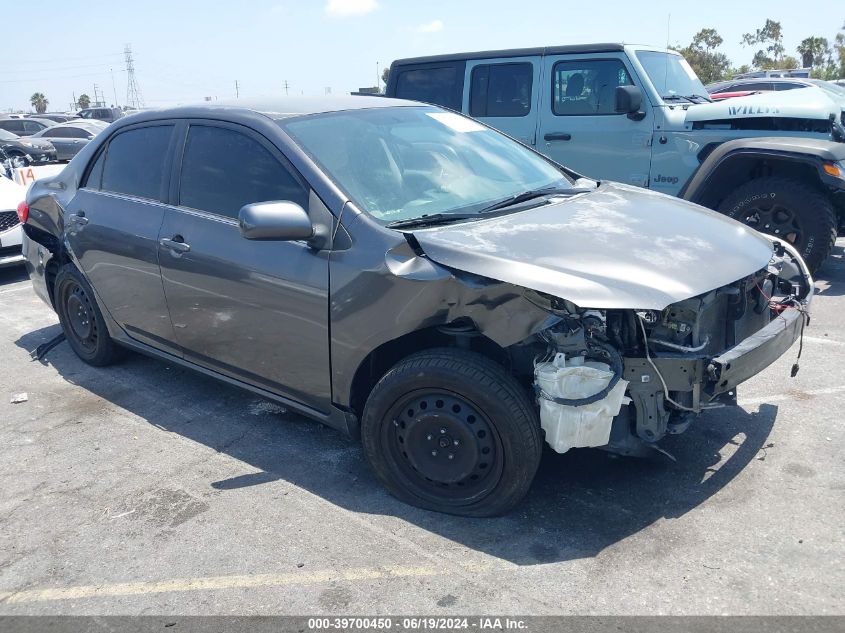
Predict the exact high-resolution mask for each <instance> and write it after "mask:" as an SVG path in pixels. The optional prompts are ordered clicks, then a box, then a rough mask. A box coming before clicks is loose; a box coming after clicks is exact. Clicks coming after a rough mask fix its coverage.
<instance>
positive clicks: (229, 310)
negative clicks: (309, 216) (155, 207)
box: [159, 121, 331, 411]
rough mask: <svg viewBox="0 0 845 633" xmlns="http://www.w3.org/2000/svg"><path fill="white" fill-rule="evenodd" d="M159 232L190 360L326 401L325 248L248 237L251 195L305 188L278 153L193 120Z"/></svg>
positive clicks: (305, 197)
mask: <svg viewBox="0 0 845 633" xmlns="http://www.w3.org/2000/svg"><path fill="white" fill-rule="evenodd" d="M181 153H182V156H181V159H177V160H179V162H177V165H181V166H180V167H177V169H176V170H175V171H174V180H175V181H176V182H174V187H173V189H172V191H171V196H172V200H173V203H174V204H173V205H172V206H170V207H169V208H168V210H167V213H166V217H165V221H164V225H163V226H162V228H161V233H160V238H161V239H160V244H161V245H160V247H159V248H160V250H159V257H160V261H161V267H162V275H163V279H164V289H165V293H166V296H167V303H168V306H169V308H170V314H171V317H172V319H173V324H174V327H175V331H176V336H177V338H178V341H179V344H180V345H181V346H182V348H183V350H184V355H185V358H186V359H189V360H191V361H193V362H195V363H197V364H199V365H202V366H204V367H207V368H210V369H213V370H215V371H217V372H220V373H222V374H225V375H228V376H231V377H234V378H238V379H241V380H245V381H247V382H249V383H252V384H255V385H258V386H262V387H264V388H265V389H269V390H271V391H274V392H276V393H281V394H284V395H286V396H288V397H291V398H293V399H295V400H298V401H300V402H303V403H306V404H308V405H310V406H312V407H314V408H316V409H320V410H323V411H326V410H327V406H328V404H329V402H330V401H331V391H330V373H331V372H330V370H329V332H328V307H329V305H328V273H329V269H328V253H327V252H325V251H316V250H314V249H312V248H310V247H309V246H308V245H307V244H305V243H304V242H282V241H254V240H247V239H245V238H243V237H242V236H241V234H240V230H239V228H238V221H237V217H238V212H239V211H240V209H241V207H242V206H243V205H245V204H249V203H253V202H268V201H271V200H289V201H292V202H295V203H297V204H299V205H300V206H302V207H303V208H305V209H306V210H307V209H308V208H309V197H310V189H309V187H308V186H307V184H306V183H305V181H304V180H303V179H302V178H301V176H300V175H299V174H298V173H296V172H295V170H294V169H293V167H292V166H291V165H290V164H289V163H288V162H287V160H286V159H285V158H284V156H283V155H282V154H281V152H280V151H279V150H278V149H277V148H276V147H274V146H273V145H272V144H271V143H270V142H269V141H268V140H267V139H265V138H264V137H263V136H261V135H259V134H257V133H256V132H254V131H252V130H250V129H248V128H245V127H242V126H238V125H234V124H227V123H219V122H209V121H194V122H192V123H191V124H190V127H189V128H188V130H187V134H186V138H185V141H184V147H183V149H182V151H181Z"/></svg>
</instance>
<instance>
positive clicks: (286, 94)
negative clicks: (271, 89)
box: [285, 79, 290, 97]
mask: <svg viewBox="0 0 845 633" xmlns="http://www.w3.org/2000/svg"><path fill="white" fill-rule="evenodd" d="M288 88H290V84H288V80H287V79H285V96H286V97H287V96H288Z"/></svg>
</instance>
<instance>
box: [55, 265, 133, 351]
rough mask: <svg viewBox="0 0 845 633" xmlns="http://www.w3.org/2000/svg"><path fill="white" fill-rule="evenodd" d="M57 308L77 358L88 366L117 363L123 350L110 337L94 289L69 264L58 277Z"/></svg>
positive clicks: (56, 285) (56, 290)
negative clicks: (95, 298)
mask: <svg viewBox="0 0 845 633" xmlns="http://www.w3.org/2000/svg"><path fill="white" fill-rule="evenodd" d="M54 292H55V300H54V305H55V307H56V312H57V313H58V315H59V322H60V323H61V325H62V329H63V330H64V333H65V337H66V338H67V341H68V343H69V344H70V346H71V348H72V349H73V351H74V352H76V355H77V356H79V358H81V359H82V360H83V361H85V362H86V363H88V364H89V365H94V366H103V365H109V364H111V363H112V362H114V361H115V360H116V359H117V358H118V356H119V355H120V351H121V350H120V348H119V347H118V346H117V345H115V343H114V341H112V339H111V337H110V336H109V332H108V329H107V328H106V323H105V321H104V320H103V315H102V313H101V312H100V309H99V307H98V306H97V304H96V301H95V300H94V293H93V291H92V290H91V287H90V286H89V285H88V283H87V282H86V281H85V279H84V278H83V277H82V275H81V274H80V273H79V271H78V270H76V268H74V267H73V266H72V265H70V264H68V265H66V266H64V267H62V269H61V270H60V271H59V273H58V274H57V275H56V282H55V290H54Z"/></svg>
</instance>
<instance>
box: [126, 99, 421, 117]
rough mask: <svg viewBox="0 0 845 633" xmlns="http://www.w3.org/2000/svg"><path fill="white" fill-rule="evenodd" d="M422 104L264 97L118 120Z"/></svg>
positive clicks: (279, 114) (287, 114)
mask: <svg viewBox="0 0 845 633" xmlns="http://www.w3.org/2000/svg"><path fill="white" fill-rule="evenodd" d="M421 105H424V104H421V103H418V102H415V101H407V100H405V99H390V98H387V97H378V96H374V97H364V96H360V97H359V96H351V95H344V96H340V95H338V96H334V97H313V98H312V97H271V98H265V99H239V100H237V101H230V102H223V101H215V102H212V103H199V104H192V105H181V106H175V107H171V108H157V109H154V110H142V111H140V112H136V113H133V114H130V115H128V116H126V117H123V118H122V119H121V122H132V123H141V122H143V121H152V120H155V119H162V118H168V117H173V118H180V117H186V118H196V117H204V116H211V115H213V116H216V117H223V118H225V116H226V115H233V114H245V113H248V112H254V113H258V114H263V115H265V116H267V117H269V118H271V119H284V118H289V117H294V116H303V115H309V114H323V113H326V112H341V111H344V110H363V109H368V108H387V107H398V106H421Z"/></svg>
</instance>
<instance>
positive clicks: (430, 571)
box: [0, 565, 483, 604]
mask: <svg viewBox="0 0 845 633" xmlns="http://www.w3.org/2000/svg"><path fill="white" fill-rule="evenodd" d="M461 567H462V568H464V569H471V570H473V571H481V570H482V569H483V566H478V565H461ZM448 573H449V569H446V568H441V569H438V568H434V567H402V566H393V567H376V568H361V569H350V570H346V571H340V570H324V571H311V572H292V573H286V574H256V575H244V576H207V577H204V578H174V579H170V580H157V581H142V582H125V583H117V584H112V585H80V586H77V587H57V588H48V589H25V590H23V591H4V592H0V603H6V604H11V603H18V602H48V601H52V600H78V599H81V598H104V597H113V596H136V595H145V594H151V593H167V592H176V591H209V590H216V589H250V588H255V587H281V586H286V585H314V584H318V583H325V582H335V581H339V580H340V581H353V582H354V581H358V580H376V579H380V578H417V577H424V576H444V575H447V574H448Z"/></svg>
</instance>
